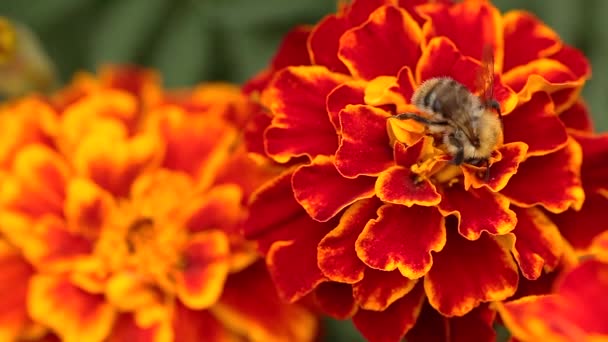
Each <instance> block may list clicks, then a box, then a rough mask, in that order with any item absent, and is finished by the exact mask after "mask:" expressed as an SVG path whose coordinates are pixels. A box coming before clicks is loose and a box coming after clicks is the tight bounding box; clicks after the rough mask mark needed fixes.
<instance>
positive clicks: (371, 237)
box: [355, 204, 446, 279]
mask: <svg viewBox="0 0 608 342" xmlns="http://www.w3.org/2000/svg"><path fill="white" fill-rule="evenodd" d="M445 241H446V233H445V220H444V218H443V216H441V214H440V213H439V211H438V210H437V209H436V208H434V207H422V206H413V207H411V208H408V207H405V206H402V205H395V204H386V205H384V206H382V207H380V209H379V210H378V219H375V220H371V221H369V222H368V223H367V225H366V226H365V228H363V231H362V232H361V234H360V235H359V238H358V239H357V242H356V245H355V248H356V250H357V255H358V256H359V258H360V259H361V261H363V262H364V263H365V264H366V265H368V266H369V267H371V268H375V269H379V270H384V271H393V270H395V269H399V271H400V272H401V274H403V276H405V277H408V278H410V279H416V278H420V277H422V276H423V275H425V274H426V273H427V272H428V271H429V270H430V269H431V266H432V264H433V258H432V257H431V251H436V252H437V251H440V250H442V249H443V247H444V245H445Z"/></svg>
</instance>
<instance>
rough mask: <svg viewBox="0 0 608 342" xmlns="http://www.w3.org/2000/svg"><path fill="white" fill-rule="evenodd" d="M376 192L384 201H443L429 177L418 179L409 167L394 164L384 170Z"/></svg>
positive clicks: (405, 202)
mask: <svg viewBox="0 0 608 342" xmlns="http://www.w3.org/2000/svg"><path fill="white" fill-rule="evenodd" d="M376 194H377V196H378V198H380V199H381V200H382V201H384V202H388V203H393V204H401V205H405V206H408V207H411V206H412V205H423V206H434V205H437V204H439V202H440V201H441V195H439V193H438V192H437V190H436V189H435V186H434V185H433V183H431V182H430V181H429V180H428V179H418V178H417V175H416V174H414V173H412V171H410V170H409V169H406V168H404V167H401V166H394V167H391V168H390V169H388V170H386V171H384V172H383V173H381V174H380V176H379V177H378V181H377V182H376Z"/></svg>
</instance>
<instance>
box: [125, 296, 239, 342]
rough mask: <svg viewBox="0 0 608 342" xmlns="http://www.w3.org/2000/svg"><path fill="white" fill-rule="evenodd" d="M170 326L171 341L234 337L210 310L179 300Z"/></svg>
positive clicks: (212, 340) (221, 341)
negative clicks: (185, 303)
mask: <svg viewBox="0 0 608 342" xmlns="http://www.w3.org/2000/svg"><path fill="white" fill-rule="evenodd" d="M203 327H204V328H203ZM172 328H173V329H172V330H173V334H174V336H173V341H209V342H225V341H232V340H233V339H235V336H234V334H233V333H232V332H230V331H229V330H228V329H227V328H226V326H224V324H223V323H222V322H221V321H220V320H219V319H218V318H216V317H214V314H213V313H212V312H211V311H210V310H192V309H189V308H188V307H186V306H184V305H183V304H180V303H179V302H178V303H177V304H176V306H175V312H174V314H173V322H172ZM122 341H133V340H122ZM116 342H119V341H116Z"/></svg>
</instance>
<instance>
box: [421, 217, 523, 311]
mask: <svg viewBox="0 0 608 342" xmlns="http://www.w3.org/2000/svg"><path fill="white" fill-rule="evenodd" d="M448 228H449V227H448ZM452 228H453V227H452ZM449 232H450V233H449V234H448V235H449V237H448V242H447V244H446V246H445V248H444V249H443V250H442V251H441V252H440V253H437V254H436V255H435V256H434V263H433V268H431V270H430V271H429V273H428V274H427V276H426V277H425V278H424V288H425V291H426V294H427V296H428V298H429V302H430V303H431V305H432V306H433V307H434V308H435V309H436V310H437V311H439V312H440V313H441V314H442V315H444V316H448V317H451V316H463V315H465V314H467V313H469V312H470V311H471V310H473V309H474V308H476V307H477V306H479V304H480V303H484V302H490V301H497V300H503V299H506V298H508V297H510V296H511V295H513V294H514V293H515V290H516V289H517V283H518V280H519V275H518V272H517V265H516V264H515V262H514V261H513V258H512V257H511V254H510V252H509V251H508V250H507V249H506V248H505V247H503V246H502V245H501V244H500V243H499V242H498V241H497V240H495V239H494V238H493V237H492V236H490V235H488V234H482V235H481V236H480V237H479V239H477V240H475V241H469V240H467V239H465V238H463V237H462V236H460V234H458V233H457V232H456V229H449ZM488 270H492V272H488ZM454 279H458V286H454Z"/></svg>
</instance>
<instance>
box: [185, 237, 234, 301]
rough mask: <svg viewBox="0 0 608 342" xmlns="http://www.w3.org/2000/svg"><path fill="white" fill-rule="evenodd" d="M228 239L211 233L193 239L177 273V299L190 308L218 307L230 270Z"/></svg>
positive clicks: (186, 248) (189, 242) (187, 246)
mask: <svg viewBox="0 0 608 342" xmlns="http://www.w3.org/2000/svg"><path fill="white" fill-rule="evenodd" d="M229 253H230V251H229V247H228V238H227V237H226V235H225V233H224V232H221V231H217V230H210V231H205V232H200V233H196V234H194V235H192V237H191V238H190V240H189V241H188V244H187V245H186V247H185V250H184V252H183V255H182V263H183V265H182V266H180V268H181V269H180V270H179V271H178V272H176V273H175V282H176V287H177V296H178V297H179V299H180V300H181V301H182V302H183V303H184V304H185V305H186V306H188V307H189V308H192V309H204V308H208V307H209V306H211V305H213V304H215V302H216V301H217V300H218V298H219V297H220V295H221V293H222V289H223V288H224V283H225V281H226V277H227V276H228V269H229V262H228V261H229V260H228V257H229Z"/></svg>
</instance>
